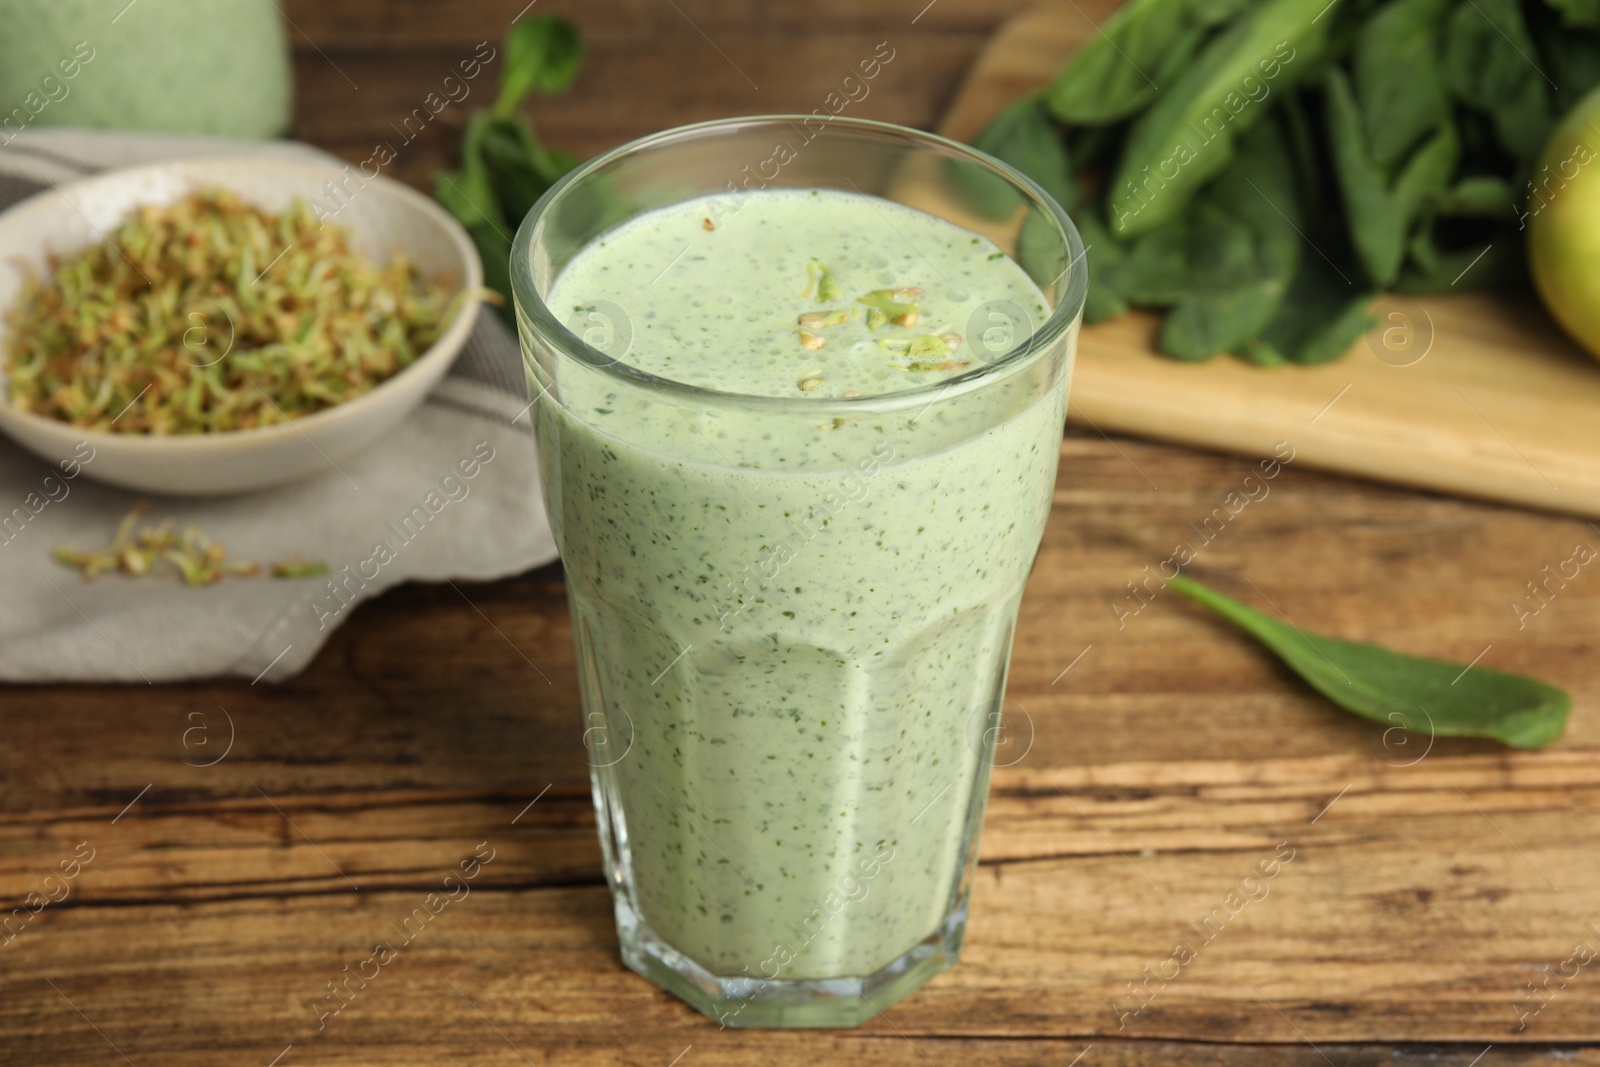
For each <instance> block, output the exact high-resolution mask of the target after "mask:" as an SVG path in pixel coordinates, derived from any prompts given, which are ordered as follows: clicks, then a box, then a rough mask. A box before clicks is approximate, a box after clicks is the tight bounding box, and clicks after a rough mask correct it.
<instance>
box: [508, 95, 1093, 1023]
mask: <svg viewBox="0 0 1600 1067" xmlns="http://www.w3.org/2000/svg"><path fill="white" fill-rule="evenodd" d="M776 190H819V191H825V192H826V191H838V192H840V193H850V194H854V195H858V196H866V197H877V198H882V200H878V201H874V202H873V203H875V204H878V205H881V207H886V208H889V209H890V210H899V209H897V208H894V206H893V205H892V204H891V205H883V203H882V201H883V200H887V201H893V202H896V203H898V204H903V205H906V206H909V207H913V208H916V209H918V210H920V211H921V212H925V213H928V214H929V215H932V216H935V217H936V218H938V219H944V220H947V221H948V222H951V223H954V224H956V225H959V226H961V227H963V228H964V229H965V230H968V231H971V232H970V234H963V235H960V241H959V245H960V248H961V249H963V250H965V249H966V248H967V241H966V237H967V236H971V237H972V238H973V240H972V242H971V248H972V251H971V253H970V255H971V256H974V257H984V256H985V253H986V250H988V249H993V248H997V249H998V251H997V252H995V251H989V252H987V258H990V259H993V258H997V257H998V256H1000V255H1002V254H1003V255H1004V256H1006V257H1008V258H1009V259H1010V260H1012V261H1014V262H1015V264H1016V265H1018V266H1019V267H1020V268H1021V271H1022V272H1023V273H1025V275H1026V278H1027V279H1031V281H1027V280H1021V279H1020V275H1019V276H1018V277H1019V284H1022V285H1025V286H1027V287H1028V288H1029V289H1030V290H1032V293H1031V295H1030V297H1029V301H1020V300H1011V299H995V300H989V301H986V302H983V303H982V304H981V305H980V306H978V307H977V310H976V311H974V312H972V314H971V317H970V320H969V321H968V322H966V323H965V324H964V326H965V329H964V330H962V331H960V332H951V333H947V334H945V335H944V336H945V337H946V338H947V340H948V342H949V343H950V344H952V345H956V346H958V347H959V348H960V349H961V352H960V357H959V360H957V359H952V360H951V361H950V362H949V363H948V364H945V365H944V367H945V369H950V368H952V367H968V368H970V369H965V370H963V371H962V373H959V374H956V375H954V376H953V377H945V378H943V379H941V380H939V381H937V382H933V383H929V384H924V385H914V386H912V387H908V388H897V389H894V390H892V391H887V392H879V393H876V394H868V395H854V396H852V395H848V394H846V395H842V396H834V397H830V398H822V399H818V398H814V397H812V396H809V395H794V396H771V395H749V394H748V393H741V392H737V391H720V390H717V389H712V388H707V387H705V386H704V384H703V383H702V384H700V385H692V384H686V383H685V382H681V381H675V380H672V378H670V377H668V376H663V375H660V374H653V373H650V372H647V371H644V370H641V369H640V368H639V367H638V366H635V365H634V363H633V362H630V353H637V352H638V351H639V349H640V347H641V346H642V345H645V344H648V343H655V344H659V343H661V342H659V341H654V340H653V335H652V334H651V332H650V331H651V329H652V326H653V325H654V324H655V323H656V321H657V317H658V316H657V312H658V311H659V310H660V308H659V307H657V306H655V305H653V304H652V300H653V299H659V298H658V297H655V296H654V295H653V292H652V291H651V289H650V287H648V286H642V287H641V288H640V289H639V290H638V291H637V293H636V294H634V295H633V296H631V297H628V298H626V299H618V300H616V301H606V300H600V301H594V302H590V303H587V304H584V305H582V306H577V307H571V306H567V307H552V306H551V305H550V304H549V303H548V302H547V300H548V298H549V295H550V293H551V291H552V288H553V286H554V285H555V283H556V281H557V279H558V278H559V277H560V275H561V273H562V271H563V270H564V268H566V267H567V266H568V264H569V263H571V262H572V261H573V259H574V257H575V256H577V255H578V253H579V252H580V251H582V250H584V249H585V248H586V247H587V246H589V245H590V244H591V243H592V242H596V241H600V240H606V239H607V237H606V235H608V234H610V235H611V239H612V240H615V235H616V234H617V232H618V230H617V227H619V226H622V225H625V224H626V222H627V220H629V219H632V218H634V217H636V216H638V215H640V214H641V213H644V212H648V211H653V210H656V209H662V208H666V207H668V206H670V205H673V204H681V203H682V202H684V201H686V200H689V199H691V198H701V197H706V196H708V195H712V194H715V195H716V196H717V197H718V199H717V200H716V201H713V202H709V203H712V204H713V207H711V208H709V209H708V213H707V216H706V218H705V226H706V228H707V230H712V229H715V228H716V227H717V226H719V225H723V224H725V216H733V215H736V213H737V212H738V211H740V210H746V209H748V208H749V205H750V204H751V203H752V202H753V199H752V198H754V197H759V196H767V195H771V194H772V193H773V192H774V191H776ZM825 204H826V198H823V199H821V200H819V201H818V205H819V206H818V210H825ZM880 210H881V208H880ZM695 211H696V213H697V214H698V211H699V208H698V207H697V208H695ZM713 214H717V215H718V216H719V217H718V219H713V218H712V217H711V216H712V215H713ZM900 217H901V218H902V219H904V218H905V217H906V216H900ZM885 219H886V221H890V222H891V223H892V221H893V220H890V219H888V217H887V215H886V216H885ZM936 225H937V224H936ZM763 232H765V231H763ZM885 232H886V233H887V231H885ZM897 232H898V230H897ZM901 236H905V235H904V234H901ZM908 239H909V238H908ZM773 241H774V245H773V248H772V254H773V255H780V254H783V255H792V254H793V252H792V250H791V249H789V248H788V247H786V246H785V245H784V243H783V242H784V238H783V235H782V234H778V233H774V235H773ZM989 242H993V244H992V245H991V244H989ZM913 243H914V242H913ZM952 247H954V246H952ZM954 254H955V253H953V252H952V251H951V249H950V248H946V249H945V250H944V251H943V252H935V253H934V255H935V256H943V257H945V258H944V259H943V263H942V265H941V263H938V262H934V260H933V259H931V258H928V257H927V256H924V257H923V258H924V259H928V264H927V266H928V270H929V273H930V275H933V274H940V275H947V276H953V275H954V272H955V271H956V270H957V269H958V268H959V267H961V266H963V264H960V263H958V262H956V260H955V259H953V258H950V257H951V256H953V255H954ZM961 254H963V255H965V254H966V253H965V251H963V252H962V253H961ZM991 265H993V264H991ZM661 266H662V268H663V270H666V269H668V268H670V267H671V266H672V265H671V264H670V263H668V262H665V261H663V263H662V264H661ZM998 266H1006V264H1003V263H1002V264H999V265H998ZM511 269H512V280H513V288H514V290H515V296H516V305H517V318H518V324H519V327H520V334H521V341H522V346H523V353H524V356H525V360H526V363H527V370H528V376H529V382H530V389H531V390H532V392H531V393H530V395H531V396H533V397H535V398H536V399H535V401H534V404H533V408H532V414H533V419H534V423H535V430H536V434H537V438H538V442H539V448H540V454H541V461H540V462H541V467H542V473H543V477H544V492H545V498H546V504H547V507H548V510H549V515H550V521H551V524H552V526H553V528H554V531H555V537H556V542H557V544H558V546H559V547H560V550H561V555H562V559H563V560H564V561H565V567H566V575H567V588H568V595H569V598H570V602H571V610H572V620H573V629H574V632H575V635H576V642H577V653H578V670H579V675H580V686H581V690H582V700H583V714H584V723H583V726H584V731H585V732H584V736H585V741H586V744H587V745H588V750H589V752H590V762H591V764H592V767H593V774H592V779H593V786H594V801H595V808H596V811H597V817H598V822H599V831H600V840H601V844H602V847H603V849H604V853H605V866H606V874H607V877H608V879H609V881H610V885H611V889H612V893H613V897H614V901H615V906H616V919H617V933H618V938H619V940H620V942H621V949H622V957H623V960H624V961H625V962H626V963H627V965H628V966H629V967H631V968H633V969H634V970H635V971H638V972H639V973H640V974H642V975H644V976H646V977H648V978H650V979H651V980H653V981H655V982H657V983H658V984H660V985H661V986H663V987H664V988H666V989H668V990H670V991H671V992H673V993H675V994H676V995H678V996H679V997H682V998H683V999H684V1000H686V1001H688V1002H689V1003H690V1004H692V1005H694V1006H695V1007H697V1008H699V1009H700V1010H702V1011H704V1012H706V1013H707V1014H710V1015H712V1016H714V1017H716V1018H718V1019H720V1020H722V1021H723V1022H724V1023H725V1024H728V1025H734V1026H850V1025H855V1024H857V1023H860V1022H862V1021H864V1020H866V1019H868V1018H870V1017H871V1016H872V1015H873V1014H875V1013H876V1012H877V1011H878V1010H880V1009H882V1008H883V1007H885V1006H886V1005H888V1004H889V1003H891V1002H893V1001H894V1000H896V999H898V998H900V997H903V996H905V995H906V994H907V993H909V992H911V991H912V990H914V989H916V988H917V987H918V986H920V985H921V984H922V983H924V982H926V981H927V980H928V979H929V978H930V977H932V976H933V975H934V974H936V973H938V972H939V971H940V970H942V969H943V968H945V967H947V966H950V965H952V964H953V963H954V962H955V960H956V958H957V955H958V953H959V951H960V947H961V939H962V934H963V931H964V928H965V923H966V915H967V901H968V895H969V892H970V887H971V879H972V872H973V869H974V866H975V864H976V860H977V854H978V834H979V830H980V827H981V824H982V819H983V809H984V800H985V796H986V793H987V788H988V781H989V763H990V757H991V753H992V745H993V742H994V737H995V735H996V732H997V731H996V729H995V726H996V725H997V724H998V719H999V713H1000V708H1001V704H1002V698H1003V695H1004V690H1005V679H1006V667H1007V661H1008V659H1009V656H1010V649H1011V639H1012V630H1013V627H1014V625H1015V621H1016V614H1017V606H1018V602H1019V600H1020V598H1021V596H1022V589H1023V584H1024V581H1025V579H1026V578H1027V574H1028V571H1029V568H1030V567H1031V566H1032V563H1033V559H1034V555H1035V553H1036V552H1037V550H1038V546H1039V540H1040V537H1041V535H1042V532H1043V529H1044V523H1045V519H1046V516H1047V515H1048V513H1049V510H1050V502H1051V496H1052V491H1053V488H1054V484H1055V472H1056V460H1057V457H1058V455H1059V452H1060V438H1061V430H1062V423H1063V420H1064V416H1065V408H1066V397H1067V382H1068V378H1069V375H1070V372H1071V366H1072V360H1073V353H1074V351H1075V348H1076V344H1077V334H1078V324H1079V320H1080V314H1081V311H1082V307H1083V301H1084V295H1085V292H1086V290H1087V277H1086V274H1085V270H1084V264H1083V246H1082V243H1081V241H1080V239H1079V237H1078V234H1077V232H1076V231H1075V230H1074V229H1073V227H1072V224H1071V222H1069V221H1068V219H1067V217H1066V215H1065V214H1064V213H1063V212H1062V211H1061V209H1060V207H1058V206H1057V205H1056V204H1055V203H1054V202H1053V201H1052V200H1051V199H1050V198H1049V197H1048V196H1047V195H1046V194H1045V193H1044V192H1043V191H1041V190H1040V189H1039V188H1038V186H1036V185H1034V184H1033V183H1032V182H1031V181H1029V180H1028V179H1027V178H1025V177H1023V176H1021V175H1020V174H1018V173H1016V172H1015V171H1013V170H1011V169H1010V168H1008V167H1006V166H1005V165H1003V164H1001V163H999V162H997V161H995V160H993V159H991V158H989V157H987V156H985V155H983V154H982V153H979V152H976V151H974V150H973V149H971V148H968V147H966V146H963V145H960V144H956V143H954V142H951V141H947V140H944V139H942V138H939V137H935V136H932V135H930V134H926V133H920V132H917V131H913V130H908V129H902V128H899V127H895V126H889V125H885V124H882V123H875V122H867V121H859V120H847V119H843V118H831V119H829V120H828V121H826V122H821V121H819V119H818V118H817V117H816V116H792V117H784V116H774V117H765V118H750V119H734V120H725V121H719V122H711V123H704V124H701V125H697V126H690V127H686V128H683V129H678V130H671V131H668V132H666V133H662V134H658V135H656V136H652V137H647V138H645V139H643V140H640V141H636V142H634V143H633V144H630V145H627V146H625V147H623V148H619V149H617V150H615V151H613V152H610V153H608V154H606V155H603V156H601V157H599V158H597V159H595V160H593V161H591V162H590V163H588V164H586V165H585V166H583V167H581V168H579V169H578V170H577V171H575V172H574V173H572V174H571V175H569V176H568V177H567V178H566V179H564V180H563V181H562V182H561V183H560V184H558V185H557V186H556V187H555V188H553V189H551V190H550V191H549V192H548V193H547V194H546V195H545V196H544V198H543V199H542V200H540V201H539V203H538V204H537V205H536V206H535V207H534V209H533V210H532V211H531V212H530V213H529V215H528V217H527V219H526V221H525V222H524V223H523V225H522V227H521V230H520V231H519V232H518V234H517V237H516V241H515V245H514V248H513V252H512V262H511ZM651 269H652V271H653V269H654V268H653V264H652V266H651ZM1011 273H1012V274H1013V275H1015V274H1016V271H1015V270H1012V272H1011ZM958 295H964V294H958ZM1034 296H1037V297H1038V299H1037V300H1033V299H1032V297H1034ZM788 298H790V299H792V298H793V297H792V294H789V296H788ZM708 299H709V294H708ZM973 299H976V298H973ZM1030 302H1031V307H1032V309H1033V310H1030ZM679 310H681V309H679ZM913 318H914V316H913ZM658 333H659V331H658ZM802 336H804V333H803V332H802ZM797 351H798V350H797ZM799 354H800V355H804V353H799ZM750 358H753V356H752V354H751V353H748V352H745V351H740V350H738V349H737V348H736V347H730V350H729V351H728V352H727V360H728V361H729V367H730V372H731V371H732V369H734V367H735V364H736V363H737V362H738V361H742V360H746V359H750ZM913 369H916V368H913ZM807 388H808V387H807V385H806V384H805V382H804V381H802V382H801V384H800V386H799V389H800V390H802V391H803V390H806V389H807Z"/></svg>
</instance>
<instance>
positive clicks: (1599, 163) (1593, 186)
mask: <svg viewBox="0 0 1600 1067" xmlns="http://www.w3.org/2000/svg"><path fill="white" fill-rule="evenodd" d="M1526 193H1527V204H1526V205H1525V206H1524V209H1523V215H1522V224H1523V225H1524V226H1526V227H1527V231H1528V269H1529V271H1530V273H1532V275H1533V284H1534V285H1535V287H1537V288H1538V290H1539V295H1540V296H1541V297H1543V298H1544V304H1545V307H1547V308H1549V309H1550V314H1551V315H1554V316H1555V319H1556V321H1557V322H1559V323H1560V324H1561V327H1562V329H1564V330H1566V331H1567V333H1568V334H1569V335H1570V336H1571V337H1572V339H1573V340H1575V341H1577V342H1578V343H1579V344H1581V345H1582V346H1583V347H1584V348H1587V349H1588V350H1589V353H1590V354H1591V355H1593V356H1595V357H1597V358H1600V89H1596V90H1595V91H1593V92H1591V93H1590V94H1589V95H1588V96H1586V97H1584V98H1583V100H1581V101H1580V102H1579V103H1578V106H1577V107H1575V108H1573V110H1572V113H1571V114H1569V115H1568V116H1567V117H1566V118H1565V119H1563V120H1562V122H1561V125H1560V126H1559V127H1557V129H1556V132H1555V133H1554V134H1553V135H1552V136H1551V138H1550V143H1549V144H1547V145H1546V146H1545V150H1544V154H1543V156H1542V157H1541V159H1540V161H1539V165H1538V167H1536V168H1535V169H1534V172H1533V177H1532V180H1531V181H1530V182H1529V185H1528V188H1527V190H1526Z"/></svg>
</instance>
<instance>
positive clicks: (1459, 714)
mask: <svg viewBox="0 0 1600 1067" xmlns="http://www.w3.org/2000/svg"><path fill="white" fill-rule="evenodd" d="M1170 583H1171V585H1172V587H1173V588H1174V589H1176V590H1177V591H1178V592H1180V593H1182V594H1183V595H1184V596H1187V597H1189V598H1190V599H1192V600H1195V601H1198V602H1199V603H1201V604H1204V605H1205V606H1206V607H1208V608H1210V609H1211V610H1212V611H1214V612H1216V613H1217V614H1218V615H1220V616H1222V617H1223V618H1225V619H1227V620H1228V621H1229V622H1232V623H1233V624H1234V625H1236V626H1238V627H1239V628H1240V629H1242V630H1244V631H1245V632H1246V633H1248V634H1250V635H1251V636H1252V637H1254V638H1256V639H1257V640H1258V641H1260V642H1261V643H1262V644H1263V645H1265V646H1266V647H1267V648H1268V649H1270V650H1271V651H1272V652H1273V653H1274V654H1276V655H1277V656H1278V658H1279V659H1281V660H1283V662H1284V663H1285V664H1287V665H1288V666H1289V667H1290V668H1291V669H1292V670H1294V672H1295V673H1296V674H1298V675H1300V677H1302V678H1304V679H1305V680H1306V681H1307V682H1308V683H1310V685H1311V687H1312V688H1314V689H1316V690H1317V691H1318V692H1320V693H1321V694H1322V695H1323V696H1325V697H1327V698H1328V699H1329V700H1332V701H1333V702H1334V703H1335V704H1338V705H1339V706H1340V707H1342V708H1344V709H1345V710H1347V711H1352V712H1354V713H1355V714H1357V715H1360V716H1362V717H1363V718H1367V719H1371V720H1373V721H1374V722H1379V723H1383V724H1384V725H1385V726H1402V727H1404V728H1406V729H1407V730H1412V731H1414V732H1416V733H1426V734H1429V735H1430V736H1434V735H1436V736H1440V737H1488V738H1493V739H1494V740H1497V741H1501V742H1504V743H1505V744H1507V745H1511V746H1512V747H1514V748H1540V747H1542V746H1544V745H1548V744H1550V743H1551V742H1552V741H1554V740H1556V739H1557V738H1558V737H1560V736H1561V731H1562V730H1563V729H1564V728H1565V726H1566V722H1567V713H1568V711H1570V710H1571V707H1572V698H1571V697H1570V696H1568V695H1567V694H1566V693H1564V692H1563V691H1561V690H1560V689H1557V688H1556V687H1555V686H1552V685H1548V684H1546V683H1544V682H1541V681H1539V680H1537V679H1534V678H1527V677H1524V676H1522V675H1518V674H1507V673H1505V672H1503V671H1497V670H1493V669H1492V668H1488V667H1477V666H1468V665H1465V664H1460V663H1447V662H1445V661H1443V660H1436V659H1424V658H1422V657H1419V656H1408V655H1404V654H1403V653H1399V652H1394V651H1391V650H1390V649H1387V648H1384V647H1382V646H1381V645H1368V644H1357V643H1355V642H1352V641H1341V640H1338V639H1337V638H1332V637H1324V636H1321V635H1319V634H1312V633H1307V632H1306V631H1304V630H1301V629H1299V628H1298V627H1296V626H1294V625H1292V624H1289V623H1283V622H1279V621H1277V620H1276V619H1273V618H1270V617H1268V616H1266V615H1263V614H1261V613H1260V612H1258V611H1254V610H1252V609H1250V608H1247V607H1245V606H1244V605H1243V604H1241V603H1239V602H1238V601H1237V600H1233V599H1231V598H1229V597H1226V596H1223V595H1222V594H1221V593H1218V592H1217V591H1216V590H1214V589H1211V588H1210V587H1208V586H1205V585H1202V584H1200V583H1199V582H1196V581H1193V580H1192V579H1189V578H1184V577H1181V576H1180V577H1176V578H1173V579H1170Z"/></svg>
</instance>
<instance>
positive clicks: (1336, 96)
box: [1323, 67, 1406, 286]
mask: <svg viewBox="0 0 1600 1067" xmlns="http://www.w3.org/2000/svg"><path fill="white" fill-rule="evenodd" d="M1323 91H1324V95H1325V98H1326V103H1327V109H1328V114H1327V125H1328V146H1329V148H1330V149H1331V150H1332V153H1333V163H1334V170H1335V173H1336V174H1337V175H1338V178H1339V189H1340V191H1341V192H1342V193H1343V195H1344V209H1345V213H1346V215H1348V216H1349V226H1350V241H1351V243H1352V244H1353V245H1355V249H1356V253H1357V254H1358V255H1359V256H1360V257H1361V264H1362V266H1363V267H1365V268H1366V272H1367V276H1368V277H1369V278H1371V279H1372V280H1373V282H1375V283H1376V284H1378V285H1380V286H1382V285H1389V284H1392V283H1393V282H1394V280H1395V278H1396V277H1398V276H1399V274H1400V260H1401V258H1402V257H1403V256H1404V255H1405V237H1406V235H1405V231H1404V229H1403V227H1402V220H1401V218H1400V212H1399V209H1398V208H1397V207H1396V205H1395V202H1394V199H1393V198H1392V197H1390V195H1389V189H1388V183H1387V182H1386V181H1385V179H1384V174H1383V170H1382V169H1381V168H1380V167H1379V166H1378V163H1377V161H1376V160H1374V159H1373V158H1372V153H1371V151H1370V150H1369V149H1368V147H1367V139H1366V129H1365V127H1364V126H1363V124H1362V121H1361V109H1360V108H1359V107H1358V106H1357V104H1356V98H1355V92H1354V91H1353V90H1352V89H1351V88H1350V79H1349V78H1348V77H1347V76H1346V74H1345V72H1344V71H1343V70H1341V69H1339V68H1338V67H1333V68H1331V69H1329V71H1328V73H1327V75H1326V77H1325V78H1324V81H1323Z"/></svg>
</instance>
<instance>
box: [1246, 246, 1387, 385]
mask: <svg viewBox="0 0 1600 1067" xmlns="http://www.w3.org/2000/svg"><path fill="white" fill-rule="evenodd" d="M1321 236H1322V235H1319V238H1320V237H1321ZM1318 244H1319V245H1320V246H1322V247H1324V248H1329V249H1332V242H1331V241H1328V240H1320V239H1319V240H1318ZM1342 269H1343V270H1344V271H1345V276H1344V277H1341V276H1340V273H1339V269H1336V268H1335V267H1334V266H1333V264H1331V263H1329V262H1328V261H1327V260H1325V259H1323V258H1322V254H1321V253H1320V252H1318V251H1316V250H1312V251H1310V252H1308V253H1307V254H1306V255H1305V256H1303V257H1301V260H1300V269H1299V270H1298V271H1296V272H1295V276H1294V278H1293V279H1292V280H1291V281H1290V283H1289V288H1288V291H1287V292H1285V293H1284V295H1283V299H1282V300H1281V301H1280V302H1279V304H1278V310H1277V314H1276V315H1274V316H1273V319H1272V321H1271V322H1269V323H1267V325H1266V327H1265V329H1263V330H1262V331H1261V335H1260V337H1258V338H1256V339H1254V340H1253V341H1251V342H1248V343H1247V344H1245V345H1244V346H1242V347H1241V348H1236V349H1234V354H1235V355H1237V356H1242V357H1243V358H1246V359H1249V360H1251V361H1253V362H1256V363H1263V364H1267V365H1271V364H1274V363H1282V362H1285V361H1287V362H1290V363H1300V364H1312V363H1327V362H1328V361H1330V360H1335V359H1338V358H1339V357H1340V356H1342V355H1344V354H1345V353H1346V352H1348V351H1349V350H1350V348H1351V346H1352V345H1354V344H1355V343H1356V342H1357V341H1359V340H1360V339H1361V335H1362V334H1364V333H1366V332H1367V330H1368V329H1370V328H1371V326H1372V314H1371V312H1370V310H1369V309H1370V307H1371V306H1372V301H1373V300H1374V299H1375V298H1376V296H1377V294H1376V293H1374V292H1372V291H1370V290H1367V289H1364V288H1362V287H1359V286H1356V285H1354V284H1353V282H1354V281H1355V278H1354V277H1352V275H1354V273H1355V267H1354V265H1353V264H1350V265H1346V266H1345V267H1344V268H1342Z"/></svg>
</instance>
